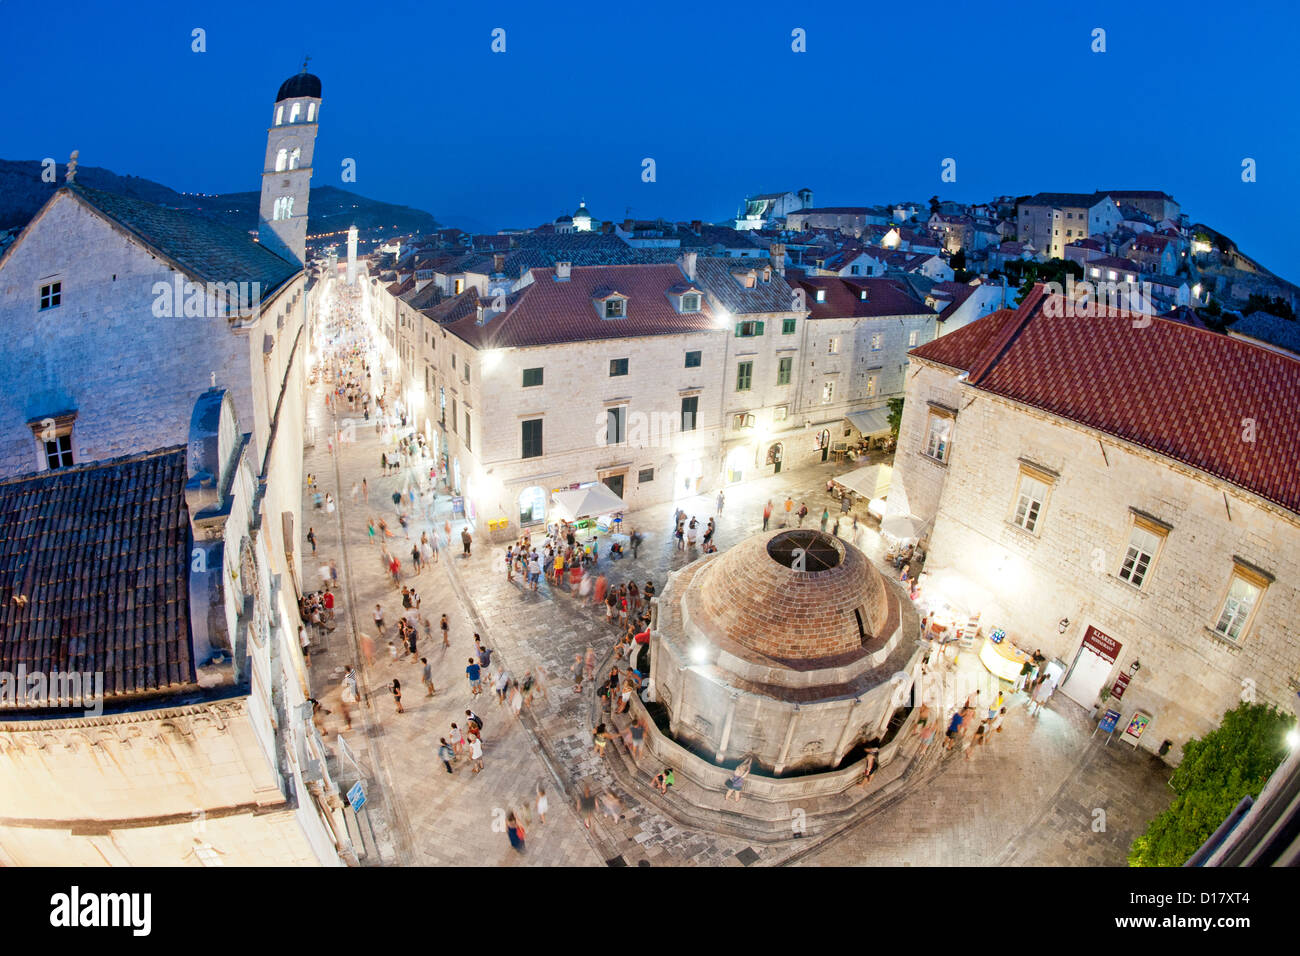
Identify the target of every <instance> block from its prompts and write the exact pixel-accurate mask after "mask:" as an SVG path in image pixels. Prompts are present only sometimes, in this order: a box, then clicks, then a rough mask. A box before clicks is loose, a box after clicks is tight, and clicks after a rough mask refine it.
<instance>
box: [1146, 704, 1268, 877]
mask: <svg viewBox="0 0 1300 956" xmlns="http://www.w3.org/2000/svg"><path fill="white" fill-rule="evenodd" d="M1292 724H1293V720H1292V718H1290V717H1288V716H1287V715H1285V714H1283V713H1282V712H1281V711H1279V710H1278V709H1277V708H1276V707H1273V706H1272V705H1270V704H1249V703H1242V704H1239V705H1238V706H1237V707H1235V708H1233V709H1232V710H1230V711H1228V712H1227V713H1225V714H1224V715H1223V721H1222V723H1220V724H1219V726H1218V727H1217V728H1216V729H1215V730H1212V731H1210V732H1209V733H1208V734H1206V735H1205V736H1204V737H1200V738H1194V739H1192V740H1189V741H1188V742H1187V743H1186V744H1184V745H1183V761H1182V763H1181V764H1179V765H1178V769H1177V770H1175V771H1174V775H1173V777H1172V778H1171V779H1170V781H1169V786H1170V787H1172V788H1173V789H1174V791H1175V792H1176V793H1177V794H1178V796H1177V797H1175V798H1174V802H1173V803H1172V804H1171V805H1170V806H1169V809H1167V810H1165V811H1164V812H1163V813H1161V814H1160V815H1159V816H1158V817H1156V818H1155V819H1154V820H1152V821H1151V822H1150V823H1149V824H1148V825H1147V829H1146V832H1145V833H1143V834H1142V835H1141V836H1140V837H1138V838H1137V839H1136V840H1134V841H1133V846H1132V848H1131V849H1130V850H1129V856H1128V862H1129V865H1130V866H1182V865H1183V864H1184V863H1186V862H1187V860H1188V859H1189V858H1190V857H1191V856H1192V854H1193V853H1195V852H1196V851H1197V850H1198V849H1200V847H1201V845H1202V844H1204V843H1205V841H1206V840H1208V839H1209V838H1210V837H1211V836H1212V835H1213V833H1214V831H1215V830H1217V829H1218V828H1219V825H1220V824H1221V823H1223V821H1224V820H1226V819H1227V818H1228V815H1229V814H1231V813H1232V809H1233V807H1235V806H1236V805H1237V804H1238V803H1239V802H1240V801H1241V798H1242V797H1244V796H1247V795H1249V796H1252V797H1257V796H1259V792H1260V791H1261V790H1263V789H1264V784H1265V783H1266V782H1267V781H1268V778H1269V775H1270V774H1272V773H1273V771H1274V770H1276V769H1277V768H1278V765H1279V764H1280V763H1281V762H1282V760H1283V758H1284V757H1285V756H1286V740H1285V735H1286V732H1287V730H1288V729H1290V727H1291V726H1292Z"/></svg>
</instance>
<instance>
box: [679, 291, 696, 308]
mask: <svg viewBox="0 0 1300 956" xmlns="http://www.w3.org/2000/svg"><path fill="white" fill-rule="evenodd" d="M682 311H683V312H698V311H700V297H699V296H698V295H696V294H695V293H694V292H688V293H687V294H686V295H684V296H682Z"/></svg>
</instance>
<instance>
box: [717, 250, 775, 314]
mask: <svg viewBox="0 0 1300 956" xmlns="http://www.w3.org/2000/svg"><path fill="white" fill-rule="evenodd" d="M768 265H770V263H769V262H768V260H767V259H766V258H765V257H754V258H743V257H742V258H738V259H723V258H717V259H714V258H706V257H701V258H700V259H699V260H697V262H696V265H695V281H696V282H698V283H699V284H700V285H701V286H703V287H704V289H705V290H706V291H707V292H708V293H709V295H710V296H711V297H712V298H714V299H716V300H717V301H719V302H721V303H722V305H723V307H724V308H725V309H727V311H729V312H730V313H731V314H732V315H749V314H754V313H763V312H793V311H794V306H793V302H794V290H793V289H791V288H790V286H789V284H788V283H787V282H786V281H785V279H783V278H782V277H781V276H780V274H779V273H777V271H776V270H775V269H773V270H772V276H771V279H770V280H769V281H767V282H763V281H762V273H763V268H764V266H768ZM751 270H752V271H753V272H754V273H755V282H754V286H753V288H746V287H744V286H743V285H741V283H740V282H738V281H737V279H736V274H737V273H741V274H743V273H747V272H749V271H751Z"/></svg>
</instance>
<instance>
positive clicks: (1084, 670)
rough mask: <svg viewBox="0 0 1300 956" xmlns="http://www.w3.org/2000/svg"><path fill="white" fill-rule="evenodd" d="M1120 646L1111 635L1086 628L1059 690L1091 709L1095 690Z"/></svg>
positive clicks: (1101, 683) (1096, 692)
mask: <svg viewBox="0 0 1300 956" xmlns="http://www.w3.org/2000/svg"><path fill="white" fill-rule="evenodd" d="M1121 646H1122V645H1121V644H1120V643H1119V641H1117V640H1115V639H1114V638H1113V637H1110V636H1108V635H1106V634H1103V633H1102V632H1101V631H1099V630H1097V629H1096V628H1095V627H1089V628H1088V630H1087V632H1086V633H1085V634H1084V635H1083V643H1082V644H1081V645H1080V646H1079V650H1078V653H1076V654H1075V655H1074V663H1073V664H1071V665H1070V670H1069V673H1068V674H1066V676H1065V680H1064V681H1063V682H1062V684H1061V693H1063V694H1065V696H1066V697H1068V698H1070V700H1072V701H1074V702H1075V703H1076V704H1080V705H1082V706H1083V707H1087V708H1089V709H1091V708H1092V706H1093V704H1095V703H1096V702H1097V694H1098V692H1100V690H1101V689H1102V687H1104V686H1105V685H1106V679H1107V678H1108V677H1109V676H1110V671H1111V668H1112V667H1114V666H1115V659H1116V658H1117V657H1118V656H1119V651H1120V647H1121Z"/></svg>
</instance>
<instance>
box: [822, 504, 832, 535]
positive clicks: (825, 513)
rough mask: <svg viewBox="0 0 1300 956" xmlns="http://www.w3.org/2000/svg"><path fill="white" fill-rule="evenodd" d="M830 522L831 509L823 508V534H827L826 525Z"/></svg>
mask: <svg viewBox="0 0 1300 956" xmlns="http://www.w3.org/2000/svg"><path fill="white" fill-rule="evenodd" d="M830 520H831V512H830V509H829V508H823V509H822V534H825V533H826V525H827V524H828V523H829V522H830Z"/></svg>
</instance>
